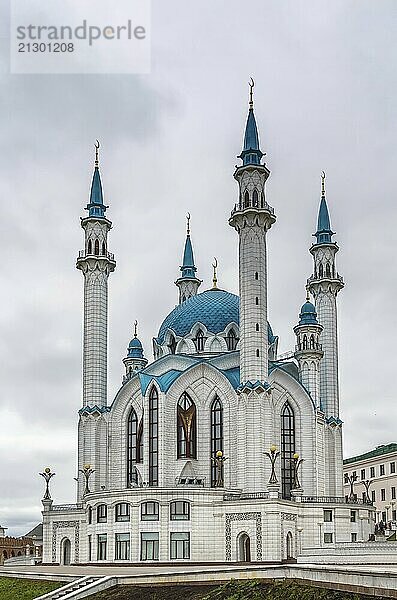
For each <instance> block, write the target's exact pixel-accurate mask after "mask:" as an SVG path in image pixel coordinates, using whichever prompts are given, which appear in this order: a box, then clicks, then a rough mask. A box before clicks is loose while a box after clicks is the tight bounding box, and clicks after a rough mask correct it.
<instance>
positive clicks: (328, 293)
mask: <svg viewBox="0 0 397 600" xmlns="http://www.w3.org/2000/svg"><path fill="white" fill-rule="evenodd" d="M321 179H322V183H321V202H320V210H319V213H318V223H317V231H316V233H315V234H314V235H315V237H316V240H317V241H316V243H315V244H313V246H312V247H311V248H310V253H311V254H312V256H313V259H314V273H313V275H312V276H311V277H310V278H309V279H308V280H307V285H308V289H309V291H310V293H311V294H312V295H313V296H314V299H315V305H316V311H317V318H318V321H319V323H320V324H321V325H322V326H323V332H322V334H321V344H322V349H323V352H324V358H323V359H322V360H321V363H320V403H321V408H322V410H323V411H324V412H325V415H326V417H328V418H329V417H334V418H336V419H337V418H339V382H338V332H337V307H336V296H337V294H338V292H339V291H340V290H341V289H342V288H343V286H344V283H343V279H342V277H341V276H340V275H339V274H338V273H337V271H336V267H335V255H336V253H337V252H338V250H339V248H338V246H337V244H336V243H335V242H333V241H332V236H333V235H334V232H333V231H332V230H331V225H330V219H329V214H328V207H327V201H326V199H325V173H324V171H323V173H322V176H321Z"/></svg>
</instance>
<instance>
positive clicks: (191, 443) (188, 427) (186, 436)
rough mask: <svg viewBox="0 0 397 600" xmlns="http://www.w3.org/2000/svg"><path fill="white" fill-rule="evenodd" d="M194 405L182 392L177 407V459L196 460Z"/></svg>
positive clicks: (187, 395)
mask: <svg viewBox="0 0 397 600" xmlns="http://www.w3.org/2000/svg"><path fill="white" fill-rule="evenodd" d="M196 433H197V427H196V405H195V404H194V402H193V400H192V399H191V398H190V396H189V394H187V393H186V392H184V393H183V394H182V396H181V397H180V398H179V400H178V406H177V458H197V453H196V447H197V441H196Z"/></svg>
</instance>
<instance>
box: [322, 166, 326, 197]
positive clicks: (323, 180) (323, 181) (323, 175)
mask: <svg viewBox="0 0 397 600" xmlns="http://www.w3.org/2000/svg"><path fill="white" fill-rule="evenodd" d="M321 195H322V196H325V171H321Z"/></svg>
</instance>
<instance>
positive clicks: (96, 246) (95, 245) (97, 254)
mask: <svg viewBox="0 0 397 600" xmlns="http://www.w3.org/2000/svg"><path fill="white" fill-rule="evenodd" d="M94 254H95V255H96V256H99V241H98V240H95V244H94Z"/></svg>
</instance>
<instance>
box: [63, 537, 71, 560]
mask: <svg viewBox="0 0 397 600" xmlns="http://www.w3.org/2000/svg"><path fill="white" fill-rule="evenodd" d="M71 553H72V546H71V543H70V540H69V539H68V538H65V539H64V540H63V542H62V545H61V557H62V564H63V565H70V559H71Z"/></svg>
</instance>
